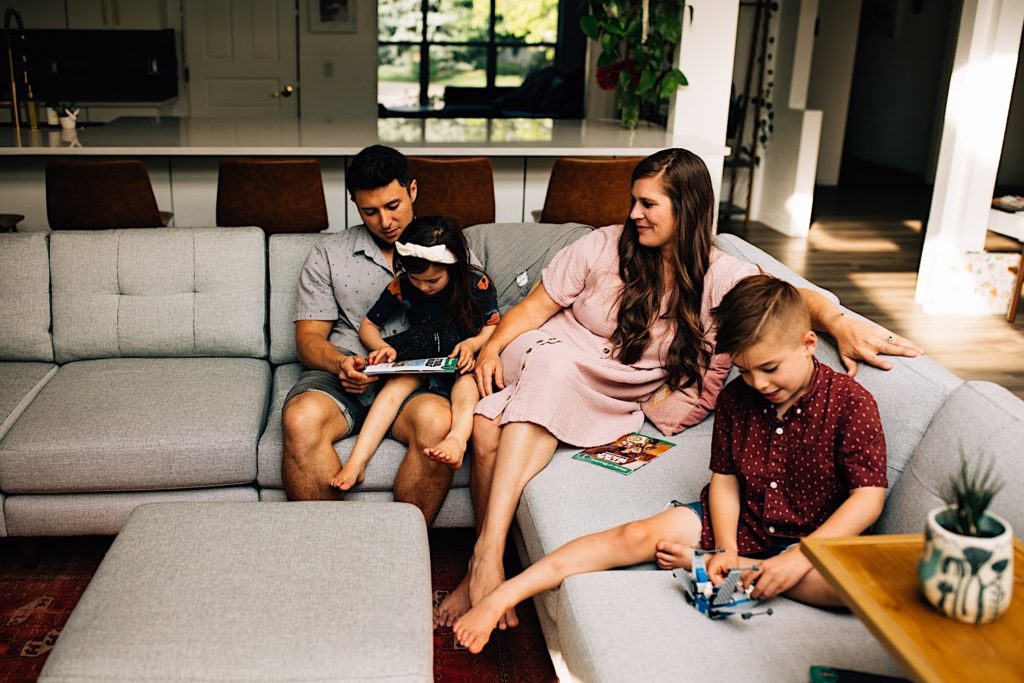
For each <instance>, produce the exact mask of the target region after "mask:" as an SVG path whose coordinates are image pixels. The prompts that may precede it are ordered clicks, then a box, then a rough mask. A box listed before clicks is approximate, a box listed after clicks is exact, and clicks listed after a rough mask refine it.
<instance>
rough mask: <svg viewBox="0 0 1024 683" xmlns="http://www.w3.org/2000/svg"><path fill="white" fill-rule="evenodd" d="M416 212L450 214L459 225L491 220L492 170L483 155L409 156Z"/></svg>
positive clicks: (492, 213) (420, 214) (492, 209)
mask: <svg viewBox="0 0 1024 683" xmlns="http://www.w3.org/2000/svg"><path fill="white" fill-rule="evenodd" d="M409 167H410V168H412V176H413V178H415V179H416V188H417V195H416V202H415V204H414V206H413V208H414V209H415V211H416V215H417V216H451V217H452V218H454V219H455V222H456V223H458V224H459V227H460V228H463V229H465V228H468V227H469V226H471V225H479V224H480V223H493V222H494V171H493V169H492V168H491V160H490V159H488V158H487V157H409Z"/></svg>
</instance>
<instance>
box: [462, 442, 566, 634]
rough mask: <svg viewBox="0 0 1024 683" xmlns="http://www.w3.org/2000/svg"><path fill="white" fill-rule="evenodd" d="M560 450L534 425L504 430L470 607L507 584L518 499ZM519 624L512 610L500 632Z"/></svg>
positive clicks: (474, 564) (476, 551) (474, 563)
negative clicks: (505, 561) (507, 550)
mask: <svg viewBox="0 0 1024 683" xmlns="http://www.w3.org/2000/svg"><path fill="white" fill-rule="evenodd" d="M557 447H558V439H556V438H555V437H554V436H552V434H551V433H550V432H549V431H548V430H547V429H545V428H544V427H541V426H540V425H536V424H533V423H532V422H511V423H509V424H507V425H505V426H504V427H503V428H502V430H501V439H500V440H499V442H498V452H497V455H496V457H495V461H494V476H493V478H492V481H491V490H490V495H489V496H488V500H487V507H486V510H485V512H484V518H483V524H482V526H481V529H480V535H479V536H478V537H477V541H476V545H475V546H474V547H473V557H472V558H471V559H470V561H469V600H470V603H471V604H473V605H476V604H477V603H479V602H480V600H482V599H483V597H484V596H485V595H487V594H488V593H490V592H491V591H492V590H494V589H495V588H497V587H498V584H500V583H501V582H502V581H504V580H505V567H504V566H503V564H502V559H503V557H504V554H505V540H506V538H507V537H508V532H509V529H510V528H511V526H512V520H513V518H514V517H515V514H516V508H517V507H518V506H519V499H520V498H521V497H522V495H523V489H525V488H526V484H527V483H528V482H529V481H530V480H531V479H533V477H534V476H536V475H537V473H538V472H540V471H541V470H542V469H544V468H545V467H547V464H548V463H549V462H551V458H552V457H553V456H554V455H555V449H556V448H557ZM518 624H519V617H517V616H516V613H515V610H514V609H509V610H507V611H506V613H505V615H504V616H502V617H501V619H500V620H499V621H498V628H500V629H505V628H512V627H515V626H517V625H518Z"/></svg>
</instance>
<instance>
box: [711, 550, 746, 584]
mask: <svg viewBox="0 0 1024 683" xmlns="http://www.w3.org/2000/svg"><path fill="white" fill-rule="evenodd" d="M704 557H706V558H708V559H707V560H705V562H704V568H705V569H707V571H708V578H709V579H711V583H712V584H714V585H716V586H717V585H718V584H720V583H722V581H724V580H725V577H727V576H729V570H731V569H735V568H736V567H738V566H739V564H740V555H739V553H738V552H737V551H736V549H735V548H726V550H725V552H720V553H715V554H714V555H705V556H704Z"/></svg>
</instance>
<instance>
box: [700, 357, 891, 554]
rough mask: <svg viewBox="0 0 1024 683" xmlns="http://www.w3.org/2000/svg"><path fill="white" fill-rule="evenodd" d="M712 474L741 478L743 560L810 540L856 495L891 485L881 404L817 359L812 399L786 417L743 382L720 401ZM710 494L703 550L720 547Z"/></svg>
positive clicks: (705, 502)
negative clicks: (858, 491) (713, 525)
mask: <svg viewBox="0 0 1024 683" xmlns="http://www.w3.org/2000/svg"><path fill="white" fill-rule="evenodd" d="M711 471H712V472H717V473H719V474H732V475H736V477H738V479H739V482H740V496H741V501H740V519H739V525H738V528H737V536H736V540H737V545H738V549H739V552H740V554H741V555H743V554H754V553H760V552H764V551H766V550H769V549H771V548H772V546H774V545H778V544H781V543H786V542H787V541H792V540H796V539H798V538H801V537H803V536H807V535H808V534H810V533H811V532H813V531H814V530H815V529H817V528H818V527H819V526H821V525H822V524H823V523H824V522H825V520H827V519H828V518H829V517H830V516H831V515H832V513H833V512H835V511H836V509H837V508H838V507H839V506H840V505H842V504H843V502H844V501H845V500H846V499H847V498H848V497H849V495H850V491H851V490H852V489H855V488H860V487H862V486H880V487H885V486H886V485H887V481H886V471H885V436H884V435H883V433H882V423H881V420H880V419H879V417H878V406H877V405H876V404H875V399H874V398H873V397H872V396H871V394H870V393H868V391H867V389H865V388H864V387H862V386H861V385H860V384H858V383H857V382H856V381H855V380H854V379H853V378H852V377H849V376H847V375H844V374H841V373H838V372H836V371H835V370H832V369H831V368H829V367H828V366H825V365H822V364H820V363H819V362H818V360H817V359H814V374H813V376H812V377H811V385H810V387H809V388H808V390H807V393H806V394H804V395H803V396H802V397H801V398H800V399H798V400H797V402H796V403H794V404H793V405H792V406H790V408H789V410H787V411H786V414H785V415H784V416H783V417H782V418H781V419H780V418H778V417H777V416H776V412H775V406H774V405H772V404H771V402H769V401H768V400H767V399H765V398H764V397H763V396H761V394H760V393H759V392H757V391H756V390H754V389H752V388H751V387H750V386H748V385H747V384H746V383H745V382H744V381H743V380H742V379H740V378H737V379H736V380H734V381H733V382H731V383H730V384H729V385H728V386H726V387H725V389H723V390H722V394H721V396H719V399H718V407H717V408H716V410H715V428H714V435H713V437H712V441H711ZM708 489H709V487H708V486H705V487H704V491H703V492H702V493H701V502H702V503H703V506H704V520H703V529H702V533H701V545H702V546H703V547H704V548H714V547H716V546H715V539H714V534H713V531H712V528H711V519H710V512H711V506H710V505H709V501H708Z"/></svg>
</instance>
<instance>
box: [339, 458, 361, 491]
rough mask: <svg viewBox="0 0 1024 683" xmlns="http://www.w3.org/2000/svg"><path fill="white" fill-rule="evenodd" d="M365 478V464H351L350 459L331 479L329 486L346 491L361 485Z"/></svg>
mask: <svg viewBox="0 0 1024 683" xmlns="http://www.w3.org/2000/svg"><path fill="white" fill-rule="evenodd" d="M365 478H366V463H359V462H353V461H352V459H351V458H350V459H349V461H348V462H347V463H345V466H344V467H342V468H341V469H340V470H338V473H337V474H336V475H334V478H333V479H331V486H333V487H334V488H336V489H340V490H342V491H348V490H349V489H350V488H352V487H353V486H355V485H356V484H362V483H363V479H365Z"/></svg>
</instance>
